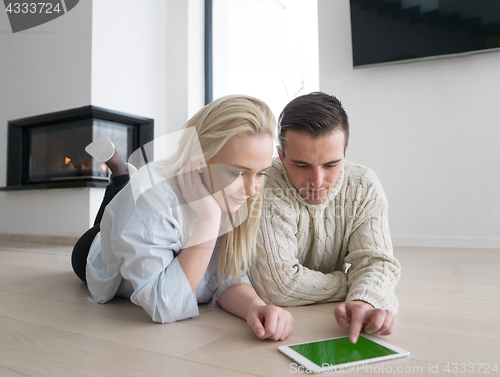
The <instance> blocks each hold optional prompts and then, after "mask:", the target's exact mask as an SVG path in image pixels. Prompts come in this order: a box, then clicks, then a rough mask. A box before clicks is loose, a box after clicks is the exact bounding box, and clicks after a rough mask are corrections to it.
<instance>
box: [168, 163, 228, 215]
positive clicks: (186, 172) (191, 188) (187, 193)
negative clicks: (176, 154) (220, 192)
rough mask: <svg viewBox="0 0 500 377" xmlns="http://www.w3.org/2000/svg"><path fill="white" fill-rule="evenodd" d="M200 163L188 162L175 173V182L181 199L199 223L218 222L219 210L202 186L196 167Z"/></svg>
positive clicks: (210, 195)
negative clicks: (179, 190) (177, 184)
mask: <svg viewBox="0 0 500 377" xmlns="http://www.w3.org/2000/svg"><path fill="white" fill-rule="evenodd" d="M199 166H201V164H200V163H196V162H194V161H188V162H187V164H186V165H184V166H183V167H182V168H181V169H180V170H179V171H178V172H177V182H178V183H179V187H180V189H181V192H182V196H183V198H184V199H185V200H186V202H187V203H188V205H189V207H190V208H191V210H192V211H193V212H194V213H195V214H196V216H198V219H199V220H200V221H207V220H208V221H212V220H217V221H220V215H221V208H220V206H219V204H217V202H216V201H215V199H214V198H213V196H212V194H211V193H210V191H208V189H207V188H206V187H205V185H204V184H203V182H202V180H201V177H200V172H199V171H198V170H197V167H199Z"/></svg>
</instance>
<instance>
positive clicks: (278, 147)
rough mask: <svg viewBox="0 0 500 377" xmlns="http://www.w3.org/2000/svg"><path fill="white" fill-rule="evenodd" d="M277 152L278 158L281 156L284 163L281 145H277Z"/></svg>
mask: <svg viewBox="0 0 500 377" xmlns="http://www.w3.org/2000/svg"><path fill="white" fill-rule="evenodd" d="M276 150H277V151H278V156H279V158H280V160H281V163H283V158H284V156H283V153H282V152H281V147H280V146H279V145H277V146H276Z"/></svg>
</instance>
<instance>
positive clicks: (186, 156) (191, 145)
mask: <svg viewBox="0 0 500 377" xmlns="http://www.w3.org/2000/svg"><path fill="white" fill-rule="evenodd" d="M190 127H194V129H195V131H196V132H185V133H184V134H183V136H182V137H181V139H180V141H179V147H178V150H177V152H176V153H175V154H174V155H173V156H172V157H170V158H169V159H168V160H165V161H162V164H164V165H165V171H164V173H165V174H167V175H168V176H170V177H172V176H173V175H174V174H175V173H176V172H177V171H179V169H181V168H182V167H183V166H184V165H185V164H186V163H187V162H188V161H189V160H202V159H204V160H209V159H211V158H212V157H214V156H215V155H216V154H217V153H218V152H219V151H220V150H221V149H222V147H223V146H224V145H225V144H226V143H227V142H228V141H229V140H230V139H231V138H233V137H235V136H251V135H259V134H268V135H270V136H271V137H272V138H273V140H274V139H275V129H276V121H275V118H274V115H273V113H272V111H271V109H270V108H269V106H267V105H266V104H265V103H264V102H263V101H261V100H259V99H257V98H254V97H251V96H246V95H229V96H225V97H222V98H219V99H217V100H215V101H213V102H211V103H210V104H208V105H206V106H205V107H204V108H202V109H201V110H200V111H198V112H197V113H196V114H195V115H194V116H193V117H192V118H191V119H190V120H189V121H188V122H187V123H186V124H185V125H184V127H183V129H185V130H189V129H190ZM198 140H199V147H201V153H202V154H203V155H201V156H200V155H199V153H200V151H199V149H200V148H199V147H198V148H197V145H198V144H197V143H198ZM263 187H264V186H262V187H261V189H260V191H259V192H258V193H256V194H255V195H254V196H253V197H250V198H248V200H247V201H246V205H247V208H246V209H247V210H248V216H247V217H246V218H245V219H244V220H243V221H241V218H240V221H238V222H236V221H234V220H232V217H231V216H233V217H234V218H235V219H237V218H238V216H240V217H241V213H240V210H241V208H240V210H238V211H236V213H233V214H231V213H228V216H229V217H230V219H231V222H232V223H233V224H234V223H236V224H240V223H241V224H240V225H239V226H235V227H233V229H232V230H231V231H229V232H227V233H225V234H223V235H222V236H220V238H219V243H218V272H217V284H218V286H219V287H220V286H221V284H222V282H223V281H225V280H227V279H229V278H232V280H237V281H239V282H241V273H240V271H241V269H243V270H244V271H247V270H248V266H249V264H250V262H251V260H252V258H253V256H254V252H255V243H256V237H257V229H258V226H259V220H260V213H261V205H262V196H263V195H262V192H263ZM182 208H183V212H184V213H183V214H184V218H185V219H186V221H185V223H191V225H193V220H194V217H193V213H192V212H191V211H190V210H188V208H189V206H187V205H185V206H183V207H182ZM188 211H189V212H190V213H188ZM185 225H186V224H185ZM184 228H185V229H188V228H189V226H185V227H184Z"/></svg>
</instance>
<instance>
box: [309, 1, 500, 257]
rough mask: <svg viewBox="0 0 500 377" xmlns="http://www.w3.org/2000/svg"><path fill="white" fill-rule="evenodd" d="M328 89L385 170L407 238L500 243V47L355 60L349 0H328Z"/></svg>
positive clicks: (400, 232)
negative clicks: (366, 63)
mask: <svg viewBox="0 0 500 377" xmlns="http://www.w3.org/2000/svg"><path fill="white" fill-rule="evenodd" d="M318 14H319V44H320V46H319V47H320V49H319V50H320V86H321V90H322V91H325V92H328V93H330V94H333V95H335V96H337V97H338V98H339V99H340V100H341V101H342V103H343V105H344V108H345V109H346V111H347V113H348V115H349V119H350V125H351V130H352V131H351V140H350V142H351V144H350V147H349V150H348V154H347V158H348V160H351V161H353V162H357V163H360V164H363V165H367V166H370V167H372V168H374V169H375V171H376V172H377V173H378V175H379V177H380V179H381V181H382V183H383V185H384V188H385V191H386V194H387V196H388V199H389V204H390V221H391V231H392V236H393V240H394V244H395V245H398V246H437V247H480V248H500V199H499V193H500V190H499V187H500V174H499V173H500V168H499V165H500V148H499V147H498V142H499V140H500V118H499V117H498V111H497V109H498V101H499V98H500V97H499V89H498V88H500V71H499V69H498V67H500V52H498V51H497V52H490V53H484V54H478V55H473V56H465V57H455V58H449V59H438V60H432V61H422V62H414V63H408V64H396V65H387V66H381V67H371V68H363V69H356V70H354V69H353V68H352V51H351V34H350V15H349V1H348V0H335V1H331V0H319V4H318Z"/></svg>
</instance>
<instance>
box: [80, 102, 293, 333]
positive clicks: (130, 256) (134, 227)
mask: <svg viewBox="0 0 500 377" xmlns="http://www.w3.org/2000/svg"><path fill="white" fill-rule="evenodd" d="M274 129H275V120H274V117H273V115H272V112H271V110H270V109H269V107H268V106H267V105H266V104H265V103H264V102H262V101H260V100H258V99H256V98H252V97H249V96H227V97H223V98H221V99H219V100H216V101H214V102H212V103H211V104H209V105H207V106H205V107H204V108H203V109H201V110H200V111H199V112H198V113H197V114H196V115H195V116H194V117H193V118H192V119H190V120H189V121H188V123H187V124H186V125H185V126H184V127H183V136H182V137H181V139H180V141H179V145H178V150H177V151H176V152H175V153H174V154H173V155H172V157H170V158H169V159H168V160H166V161H164V162H162V163H161V164H151V165H146V166H145V167H143V168H142V169H140V170H139V171H138V172H137V173H135V174H134V175H133V176H132V178H131V181H130V182H129V183H128V184H127V182H128V179H129V175H128V174H127V170H126V168H125V165H124V164H123V162H121V160H120V159H119V157H118V155H117V154H116V153H115V152H114V147H113V145H112V144H111V143H110V142H108V143H107V144H106V143H105V142H104V143H102V142H101V141H99V142H98V143H97V144H96V145H91V146H90V147H89V148H90V149H88V151H89V153H91V154H93V155H94V156H96V157H97V156H100V158H101V159H102V160H104V161H105V162H106V163H107V165H108V166H109V167H110V169H111V171H112V184H111V185H109V186H108V188H107V189H106V194H105V198H104V201H103V205H102V206H101V209H100V211H99V214H98V217H97V219H96V224H95V226H94V228H92V229H91V230H89V231H88V232H87V233H86V234H85V235H83V236H82V238H81V239H80V240H79V241H78V243H77V244H76V245H75V249H74V251H73V256H72V263H73V269H74V270H75V273H76V274H77V275H78V276H79V277H80V279H82V280H83V281H85V282H86V283H87V286H88V288H89V291H90V294H89V295H88V299H89V300H90V301H93V302H96V303H105V302H107V301H109V300H111V299H112V298H113V297H114V296H121V297H127V298H130V300H131V301H132V302H133V303H134V304H136V305H139V306H141V307H143V308H144V310H146V312H147V313H148V314H149V315H150V316H151V318H152V319H153V320H154V321H156V322H161V323H166V322H173V321H177V320H181V319H185V318H189V317H193V316H196V315H198V314H199V312H198V303H206V302H209V301H210V300H211V299H212V298H214V299H216V300H217V302H218V303H219V305H220V306H221V307H222V308H224V309H225V310H227V311H228V312H230V313H233V314H235V315H237V316H239V317H241V318H243V319H245V320H246V321H247V323H248V325H249V326H251V328H252V329H253V331H254V332H255V334H256V336H257V337H259V338H262V339H266V338H269V339H273V340H283V339H286V338H287V337H288V335H289V334H290V333H291V331H292V327H293V318H292V316H291V314H290V313H289V312H288V311H285V310H283V309H281V308H278V307H275V306H271V305H266V304H265V303H264V302H263V301H262V300H261V299H260V298H259V297H258V296H257V294H256V293H255V290H254V289H253V288H252V286H251V285H250V281H249V280H248V277H247V276H246V273H245V271H246V268H247V267H248V264H249V263H250V262H251V260H252V257H253V253H254V250H255V239H256V232H257V227H258V223H259V217H260V205H261V201H262V193H261V188H262V187H263V183H264V178H265V172H266V171H267V170H268V169H269V168H270V166H271V160H272V153H273V139H274ZM156 147H158V145H156ZM92 149H93V151H92ZM109 156H111V158H109ZM111 199H112V200H111ZM108 203H109V204H108ZM104 208H105V210H104Z"/></svg>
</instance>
